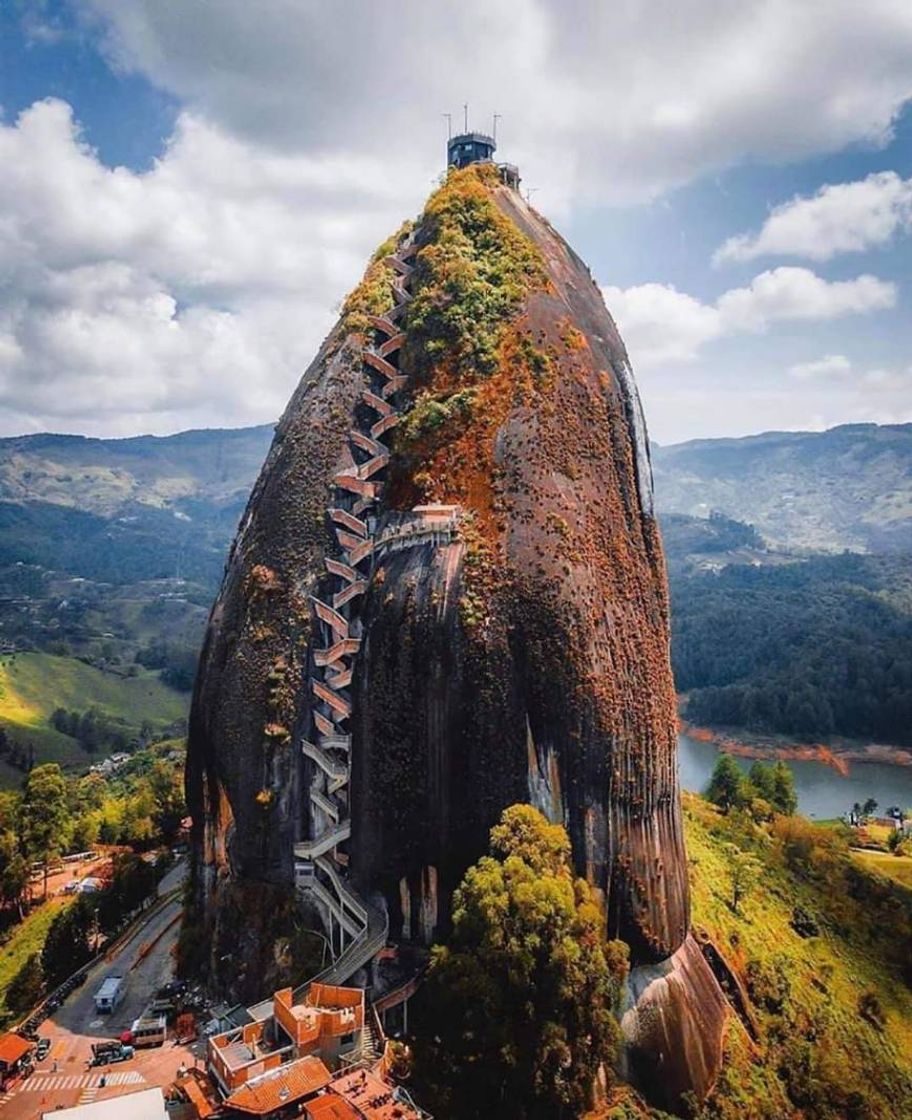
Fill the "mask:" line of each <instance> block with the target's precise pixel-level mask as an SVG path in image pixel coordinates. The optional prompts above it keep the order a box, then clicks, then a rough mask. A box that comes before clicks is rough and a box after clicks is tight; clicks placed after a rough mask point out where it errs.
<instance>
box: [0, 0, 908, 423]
mask: <svg viewBox="0 0 912 1120" xmlns="http://www.w3.org/2000/svg"><path fill="white" fill-rule="evenodd" d="M73 10H78V11H79V12H81V18H82V20H84V22H85V27H86V28H87V29H88V33H89V35H90V36H95V38H96V39H100V41H101V42H102V43H103V49H104V51H105V53H106V57H107V58H108V59H109V60H110V62H111V64H112V65H113V66H115V67H117V68H120V69H122V70H124V71H127V72H135V73H140V74H142V75H144V76H145V77H146V78H148V79H149V80H150V81H151V82H153V83H154V84H155V85H157V86H158V87H159V88H161V89H163V90H165V91H167V92H168V93H169V94H170V95H171V96H172V97H173V98H174V99H175V101H176V102H177V104H178V105H179V106H180V111H179V116H178V119H177V126H176V129H175V132H174V135H173V136H172V137H171V138H170V139H169V141H168V144H167V147H166V149H165V150H164V151H163V153H162V154H161V156H160V158H159V159H158V160H157V161H156V162H155V164H154V165H153V166H152V168H151V169H150V170H149V171H147V172H144V173H135V172H132V171H130V170H128V169H125V168H114V169H112V168H108V167H106V166H104V165H103V163H102V162H101V161H100V160H99V159H98V158H97V156H96V154H95V153H94V152H93V151H91V150H90V149H89V148H88V147H87V146H86V145H85V143H84V142H83V141H82V139H81V138H80V135H79V132H78V128H77V127H76V125H75V124H74V121H73V118H72V113H71V112H70V110H69V108H68V107H67V106H66V105H64V104H63V103H61V102H55V101H49V102H44V103H39V104H37V105H35V106H34V107H33V108H32V109H30V110H28V111H27V112H26V113H24V114H23V115H22V117H21V118H20V120H19V121H18V122H14V123H8V122H7V123H0V260H2V262H3V266H2V268H0V392H2V393H3V398H4V404H5V406H6V407H5V419H4V423H5V425H6V430H7V431H16V430H25V429H37V428H47V427H52V428H57V429H60V428H65V429H68V430H82V431H87V432H94V433H104V434H117V433H127V432H131V431H135V430H137V429H141V430H154V431H167V430H173V429H175V428H178V427H186V426H189V425H192V424H198V425H212V424H239V423H249V422H254V421H260V420H267V419H271V418H273V417H274V416H276V415H277V414H278V413H279V412H280V410H281V408H282V405H283V404H284V402H285V401H286V400H287V397H288V395H289V393H290V391H291V388H292V387H293V385H294V383H295V381H296V380H297V377H298V376H299V374H300V371H301V369H302V367H303V366H304V365H305V364H306V362H307V360H308V359H309V358H310V357H311V355H312V354H313V352H314V349H315V347H316V345H317V344H318V343H319V341H320V338H321V337H322V335H323V333H324V332H325V330H326V329H327V327H328V326H329V324H330V321H331V318H332V307H333V305H334V304H336V303H337V302H338V301H339V299H340V298H341V297H342V296H343V294H344V293H345V291H346V290H347V289H348V288H349V287H350V286H351V285H352V284H353V283H354V282H355V281H356V279H357V277H358V275H359V273H360V270H361V268H362V267H363V264H364V261H365V258H366V256H367V254H368V253H369V252H370V250H371V249H372V248H373V246H374V245H375V244H376V243H377V242H378V241H380V240H381V239H382V238H383V237H385V236H386V235H387V234H388V233H389V232H390V231H391V230H392V229H394V228H396V227H397V226H398V224H399V222H400V221H401V220H402V218H403V217H406V216H409V215H410V214H413V213H415V212H416V211H417V209H418V207H419V206H420V204H421V201H422V200H423V198H424V196H425V195H426V194H427V192H428V190H429V189H430V187H431V184H432V182H433V180H434V177H435V176H436V174H437V173H439V170H440V166H441V164H442V157H443V151H442V148H443V128H444V126H443V122H442V119H441V116H440V114H441V112H442V111H446V110H454V111H455V112H456V113H457V114H458V110H459V107H460V105H461V103H462V102H463V101H464V99H465V97H466V96H471V100H472V102H473V105H472V111H471V115H470V119H471V122H472V123H473V124H474V125H476V126H480V127H484V126H486V124H487V121H488V120H489V119H490V117H489V113H490V112H491V111H493V110H497V112H499V113H500V114H502V116H503V120H502V123H501V133H500V135H501V139H502V141H503V142H502V151H501V154H502V155H503V156H504V158H509V159H511V160H514V161H515V162H517V163H518V164H519V165H520V168H521V170H522V172H523V175H524V179H525V181H526V182H527V183H530V184H531V185H533V186H536V187H539V188H540V193H539V194H538V195H536V202H537V203H540V204H541V205H542V208H543V209H545V210H546V211H547V212H548V213H549V214H551V215H555V214H556V215H560V214H561V212H562V210H565V209H569V207H570V205H571V204H574V205H575V204H576V203H579V202H584V203H590V204H591V203H598V204H605V203H613V202H621V203H630V202H642V201H644V200H646V199H649V198H653V197H656V196H657V195H659V194H661V193H662V192H663V191H666V190H667V189H669V188H671V187H674V186H676V185H679V184H682V183H685V182H689V181H692V180H693V179H694V178H696V177H698V176H700V175H704V174H706V173H708V172H712V171H715V170H718V169H721V168H725V167H729V166H734V165H736V164H739V163H741V162H743V161H745V160H790V159H800V158H803V157H805V156H808V155H813V154H816V153H821V152H828V151H833V150H838V149H840V148H842V147H844V146H845V145H846V144H848V143H852V142H859V141H861V142H865V143H869V144H880V143H883V142H886V141H887V140H888V139H889V138H890V136H891V130H892V126H893V122H894V120H895V117H896V114H897V113H898V111H899V109H900V107H901V105H902V104H903V102H904V100H905V99H907V98H908V96H909V94H910V90H912V12H910V10H909V7H908V4H907V3H906V2H905V0H870V2H869V3H868V4H866V5H865V6H864V8H863V9H862V8H859V6H858V5H857V4H856V3H855V2H854V0H828V2H827V3H823V2H822V0H820V2H819V3H818V2H816V0H811V2H809V3H808V4H806V5H802V6H798V7H796V6H795V5H794V4H790V3H787V2H786V0H772V2H771V3H767V4H763V5H754V6H753V7H752V8H750V7H745V6H744V5H720V4H718V3H717V2H716V0H693V2H692V3H689V4H687V5H684V6H682V5H673V4H667V5H666V4H663V5H661V7H660V9H659V12H658V13H657V10H656V7H655V5H652V6H649V5H636V4H632V5H614V6H607V5H593V4H591V3H590V2H589V0H567V2H566V3H560V4H559V3H558V2H557V0H503V2H502V3H497V4H491V3H488V2H487V0H461V2H460V3H458V4H457V3H455V2H451V0H442V2H441V3H438V4H427V3H425V2H423V0H389V3H387V4H384V5H379V4H376V3H374V2H373V0H350V2H349V3H347V4H346V6H345V13H344V18H340V15H339V8H338V6H336V5H331V4H316V3H301V2H299V0H263V2H261V3H258V4H256V5H251V4H250V3H249V0H219V3H217V4H215V3H204V2H202V0H199V2H196V3H191V4H188V3H186V2H183V0H73V4H72V6H71V7H70V8H68V12H69V11H73ZM36 26H37V25H36ZM52 30H53V29H52ZM48 33H49V34H50V32H48ZM42 34H44V32H43V31H41V29H40V28H39V29H38V30H36V31H35V32H34V34H33V39H34V38H39V39H40V38H41V35H42ZM54 34H55V35H56V31H54ZM93 41H95V40H94V39H93ZM36 49H38V48H37V47H36ZM457 123H458V118H457ZM354 153H357V154H354ZM764 277H766V278H767V279H764ZM739 292H741V293H742V294H740V295H739ZM743 293H746V294H743ZM891 299H892V291H891V290H889V289H888V286H885V285H882V283H881V282H880V281H878V280H876V279H875V278H873V277H859V278H858V279H857V280H854V281H845V282H843V284H842V286H837V285H833V284H828V283H827V282H826V281H823V280H820V279H819V278H817V277H814V275H813V274H812V273H807V272H804V270H791V273H790V272H789V271H788V270H776V271H775V273H764V274H763V276H762V277H758V278H757V279H756V280H755V281H754V282H753V283H752V285H751V286H750V288H749V289H740V290H736V291H735V292H730V293H726V295H725V296H724V297H722V299H720V300H719V301H716V303H710V304H706V303H703V302H701V301H700V300H698V299H695V298H693V297H691V296H689V295H687V294H685V293H683V292H679V291H676V290H675V289H673V288H669V287H667V286H664V285H661V284H655V285H642V286H640V287H639V288H633V289H626V291H624V292H623V293H619V295H618V298H617V299H616V300H614V301H613V302H614V306H615V309H616V310H617V311H618V313H619V316H620V317H621V318H622V321H623V316H624V315H626V316H627V317H628V319H629V321H630V322H631V324H632V326H631V328H630V329H629V330H628V331H627V333H628V336H629V338H630V341H631V346H632V349H633V351H634V355H635V357H637V358H638V360H639V361H640V362H641V363H642V361H643V358H644V355H645V356H647V357H648V355H649V352H650V345H651V346H652V354H653V357H654V359H655V360H661V361H666V360H671V361H681V360H687V359H688V358H690V357H692V356H693V355H695V354H696V353H698V352H699V351H700V348H701V347H703V346H705V345H706V344H707V343H708V342H710V341H711V340H712V339H714V338H719V337H722V336H724V335H726V334H731V333H735V332H738V331H755V330H762V329H764V328H765V326H766V325H767V324H769V323H772V322H776V321H780V320H782V319H787V318H790V317H791V318H806V319H825V318H827V317H831V316H833V315H838V314H846V313H848V312H849V311H861V310H865V309H866V308H873V307H875V306H886V305H887V304H888V302H889V300H891ZM622 305H623V306H622ZM622 312H623V315H622ZM638 323H639V324H640V325H637V324H638ZM637 334H640V335H641V337H642V338H643V340H644V343H643V349H642V350H639V349H638V346H637V345H636V344H635V343H636V335H637Z"/></svg>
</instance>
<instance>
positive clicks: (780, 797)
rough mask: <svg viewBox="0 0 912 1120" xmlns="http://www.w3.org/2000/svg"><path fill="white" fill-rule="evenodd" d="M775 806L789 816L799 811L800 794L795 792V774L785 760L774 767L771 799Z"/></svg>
mask: <svg viewBox="0 0 912 1120" xmlns="http://www.w3.org/2000/svg"><path fill="white" fill-rule="evenodd" d="M769 800H770V801H771V802H772V804H773V806H774V808H775V809H777V810H778V811H779V812H780V813H784V814H785V815H786V816H787V817H791V816H793V815H794V814H795V813H796V812H797V811H798V794H797V793H796V792H795V775H794V774H793V773H792V772H791V770H790V769H789V768H788V766H786V764H785V763H784V762H781V761H780V762H777V763H776V765H775V766H774V767H773V794H772V797H770V799H769Z"/></svg>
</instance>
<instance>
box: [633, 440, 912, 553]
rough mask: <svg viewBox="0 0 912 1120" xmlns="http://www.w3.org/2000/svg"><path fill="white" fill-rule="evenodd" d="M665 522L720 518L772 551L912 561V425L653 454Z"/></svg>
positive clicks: (692, 445) (712, 443)
mask: <svg viewBox="0 0 912 1120" xmlns="http://www.w3.org/2000/svg"><path fill="white" fill-rule="evenodd" d="M652 463H653V471H654V474H655V486H656V505H657V507H658V509H659V512H660V513H664V514H668V513H678V514H691V515H697V516H700V517H707V516H708V515H709V514H710V512H711V511H713V510H717V511H719V512H720V513H724V514H726V515H727V516H729V517H737V518H738V519H739V520H740V521H746V522H748V523H749V524H751V525H753V526H754V527H755V528H756V529H757V530H758V531H759V532H760V533H761V534H762V536H763V537H764V538H765V539H766V540H767V541H768V542H769V543H771V544H774V545H776V546H778V547H780V548H792V549H796V548H801V549H807V550H809V551H820V552H841V551H842V550H843V549H851V550H853V551H859V552H878V551H897V552H908V551H912V470H910V465H912V424H884V425H877V424H845V425H842V426H841V427H838V428H831V429H830V430H829V431H826V432H764V433H763V434H762V435H757V436H746V437H744V438H741V439H702V440H691V441H690V442H688V443H680V444H675V445H674V446H670V447H660V446H655V447H653V449H652Z"/></svg>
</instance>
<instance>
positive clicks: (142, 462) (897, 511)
mask: <svg viewBox="0 0 912 1120" xmlns="http://www.w3.org/2000/svg"><path fill="white" fill-rule="evenodd" d="M272 433H273V427H272V425H269V424H263V425H259V426H257V427H251V428H234V429H197V430H191V431H186V432H180V433H178V434H176V435H171V436H136V437H131V438H128V439H93V438H88V437H85V436H72V435H54V434H51V433H41V434H38V435H26V436H15V437H9V438H5V439H0V503H2V502H10V503H15V504H17V505H23V504H27V503H36V502H37V503H49V504H51V505H54V506H64V507H69V508H72V509H78V510H80V511H83V512H86V513H92V514H95V515H96V516H99V517H102V518H107V519H110V518H117V517H122V516H124V515H132V514H135V512H136V509H137V507H152V508H153V509H157V510H170V511H172V512H174V513H175V514H177V515H178V516H183V515H184V514H186V515H187V516H189V517H190V518H192V519H194V520H198V519H199V518H200V517H202V518H203V519H204V520H207V521H208V520H210V519H211V517H212V516H213V515H214V514H216V512H218V513H219V514H220V516H219V517H218V521H219V522H220V523H222V524H224V522H225V521H226V519H227V518H226V515H228V516H229V517H230V515H231V513H232V512H233V511H235V510H237V509H238V507H242V506H243V504H244V501H245V500H246V496H247V494H248V492H249V491H250V489H251V487H252V486H253V482H254V479H255V478H256V475H257V473H258V471H259V468H260V466H261V464H262V462H263V459H264V458H265V456H266V452H267V451H268V449H269V444H270V442H271V440H272ZM652 461H653V470H654V474H655V486H656V502H657V506H658V509H659V511H660V513H664V514H682V515H688V516H696V517H707V516H708V515H709V514H710V513H711V512H712V511H714V510H715V511H718V512H720V513H723V514H725V515H726V516H728V517H733V518H736V519H738V520H739V521H743V522H748V523H750V524H752V525H754V526H755V527H756V529H757V530H758V532H759V533H760V534H761V536H762V537H763V538H764V539H765V540H766V541H767V542H768V543H769V544H771V545H774V546H776V547H781V548H787V549H799V550H806V551H809V552H818V551H822V552H840V551H842V550H844V549H849V550H852V551H860V552H878V551H891V552H896V551H912V424H893V425H877V424H847V425H842V426H840V427H837V428H831V429H829V430H828V431H825V432H764V433H762V434H760V435H754V436H744V437H740V438H725V439H703V440H691V441H689V442H687V443H680V444H673V445H669V446H661V445H658V444H654V445H653V447H652ZM207 511H208V516H207ZM0 534H2V527H0ZM230 534H231V527H228V528H227V532H226V535H225V545H226V547H227V541H228V539H229V538H230Z"/></svg>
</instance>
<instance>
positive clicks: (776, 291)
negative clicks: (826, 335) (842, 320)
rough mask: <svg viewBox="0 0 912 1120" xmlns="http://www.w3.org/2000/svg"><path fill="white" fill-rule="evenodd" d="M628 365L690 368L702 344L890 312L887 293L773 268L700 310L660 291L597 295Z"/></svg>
mask: <svg viewBox="0 0 912 1120" xmlns="http://www.w3.org/2000/svg"><path fill="white" fill-rule="evenodd" d="M602 294H603V295H604V297H605V302H606V303H607V304H608V307H609V309H610V310H611V312H612V313H613V315H614V316H615V318H616V319H617V321H618V325H619V326H620V328H621V333H622V334H623V336H624V340H625V342H626V344H627V348H628V349H629V351H630V354H631V357H632V359H633V361H634V363H635V364H636V365H637V367H638V368H640V369H652V368H656V367H658V366H662V365H666V364H668V363H669V362H682V361H692V360H693V359H694V358H696V357H697V355H698V353H699V351H700V348H701V347H702V346H703V345H704V344H706V343H707V342H711V341H712V340H714V339H717V338H722V337H724V336H727V335H733V334H739V333H743V332H758V331H764V330H766V329H767V328H768V327H770V326H772V325H773V324H775V323H778V322H788V321H790V320H792V321H794V320H807V321H812V320H817V321H820V320H827V319H834V318H837V317H839V316H841V315H848V314H853V313H854V314H858V313H864V312H868V311H878V310H883V309H885V308H890V307H893V305H894V304H895V302H896V288H895V285H893V284H891V283H888V282H886V281H884V280H879V279H878V278H877V277H876V276H867V275H864V276H859V277H857V278H856V279H854V280H835V281H830V280H824V279H823V278H821V277H820V276H817V275H816V274H815V273H813V272H811V271H809V270H808V269H806V268H776V269H773V270H772V271H770V272H763V273H761V274H760V275H759V276H756V277H754V279H753V280H752V281H751V283H750V284H749V286H748V287H746V288H732V289H730V290H729V291H727V292H724V293H723V294H722V295H721V296H719V298H718V299H717V300H716V302H715V303H703V302H702V301H700V300H698V299H695V298H694V297H693V296H690V295H687V294H686V293H685V292H679V291H678V290H677V289H676V288H674V287H671V286H669V285H666V284H639V285H635V286H634V287H631V288H617V287H603V288H602Z"/></svg>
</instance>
